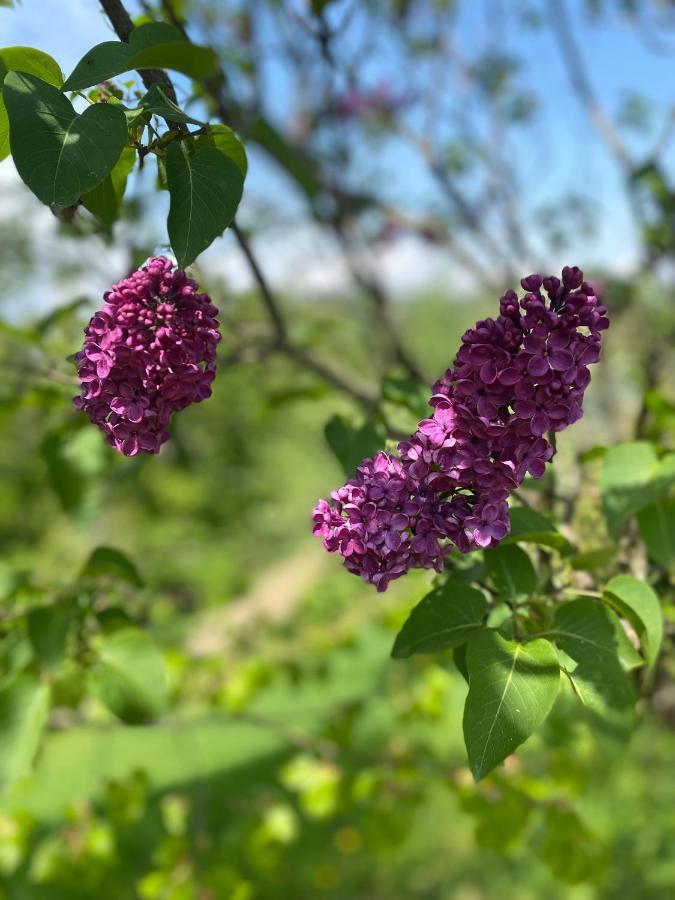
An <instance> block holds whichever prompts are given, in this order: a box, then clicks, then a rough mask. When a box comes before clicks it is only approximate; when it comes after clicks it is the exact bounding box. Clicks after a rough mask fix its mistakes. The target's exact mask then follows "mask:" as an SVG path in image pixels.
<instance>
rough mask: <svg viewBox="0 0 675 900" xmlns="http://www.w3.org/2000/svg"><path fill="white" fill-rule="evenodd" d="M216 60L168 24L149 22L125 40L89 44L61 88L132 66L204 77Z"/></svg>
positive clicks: (86, 84)
mask: <svg viewBox="0 0 675 900" xmlns="http://www.w3.org/2000/svg"><path fill="white" fill-rule="evenodd" d="M215 62H216V58H215V54H214V53H213V50H211V49H209V48H208V47H199V46H197V45H196V44H192V43H191V42H190V41H186V40H185V38H184V37H183V35H182V34H181V32H180V31H179V30H178V29H177V28H173V26H171V25H166V24H164V23H161V22H149V23H147V24H145V25H140V26H139V27H138V28H134V30H133V31H132V32H131V34H130V35H129V43H128V44H127V43H124V42H123V41H104V43H102V44H97V45H96V46H95V47H92V49H91V50H89V51H88V52H87V53H85V55H84V56H83V57H82V59H81V60H80V61H79V62H78V64H77V65H76V66H75V68H74V69H73V71H72V72H71V74H70V75H69V76H68V78H67V79H66V82H65V84H64V85H63V89H64V90H65V91H77V90H81V89H82V88H87V87H91V86H92V85H94V84H99V83H100V82H102V81H107V80H108V79H109V78H114V77H115V76H116V75H121V74H122V73H123V72H129V71H131V70H132V69H173V70H175V71H176V72H182V73H183V74H184V75H189V76H190V78H195V79H202V78H205V77H206V76H207V75H208V74H209V73H210V72H211V71H212V70H213V68H214V65H215Z"/></svg>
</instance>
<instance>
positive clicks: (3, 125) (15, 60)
mask: <svg viewBox="0 0 675 900" xmlns="http://www.w3.org/2000/svg"><path fill="white" fill-rule="evenodd" d="M17 71H18V72H27V73H28V74H29V75H36V76H37V77H38V78H40V79H42V81H46V82H47V84H51V85H53V86H54V87H57V88H58V87H61V85H62V84H63V74H62V72H61V69H60V68H59V65H58V63H57V62H56V60H55V59H52V57H51V56H49V54H48V53H43V52H42V50H35V49H34V48H33V47H5V48H4V49H2V50H0V88H1V87H2V84H3V82H4V80H5V75H6V74H7V73H8V72H17ZM8 154H9V119H8V117H7V110H6V109H5V101H4V99H3V97H2V92H1V91H0V160H3V159H4V158H5V157H6V156H7V155H8Z"/></svg>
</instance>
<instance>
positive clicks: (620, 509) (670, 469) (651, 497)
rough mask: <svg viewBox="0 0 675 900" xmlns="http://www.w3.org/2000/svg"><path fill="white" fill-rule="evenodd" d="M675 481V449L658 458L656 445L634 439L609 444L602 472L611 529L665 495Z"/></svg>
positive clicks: (604, 498) (605, 504)
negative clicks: (614, 444)
mask: <svg viewBox="0 0 675 900" xmlns="http://www.w3.org/2000/svg"><path fill="white" fill-rule="evenodd" d="M673 483H675V453H669V454H667V455H666V456H664V457H663V458H662V459H660V460H659V459H657V456H656V451H655V450H654V447H653V446H652V445H651V444H649V443H647V442H646V441H635V442H632V443H627V444H619V445H618V446H617V447H610V448H609V450H608V451H607V454H606V456H605V461H604V465H603V468H602V473H601V475H600V492H601V494H602V505H603V509H604V512H605V517H606V519H607V524H608V526H609V529H610V531H612V532H614V533H616V532H617V531H618V529H619V527H620V526H621V524H622V523H623V522H624V520H625V519H627V518H628V516H631V515H634V514H635V513H637V512H639V511H640V510H641V509H644V508H645V507H646V506H649V505H650V504H652V503H654V502H655V501H656V500H658V499H659V498H660V497H662V496H664V495H665V493H666V492H667V491H668V489H669V487H670V486H671V485H672V484H673Z"/></svg>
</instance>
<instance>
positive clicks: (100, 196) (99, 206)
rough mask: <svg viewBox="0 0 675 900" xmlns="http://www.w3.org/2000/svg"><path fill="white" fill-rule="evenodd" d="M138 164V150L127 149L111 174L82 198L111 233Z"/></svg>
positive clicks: (84, 203) (123, 151) (83, 202)
mask: <svg viewBox="0 0 675 900" xmlns="http://www.w3.org/2000/svg"><path fill="white" fill-rule="evenodd" d="M135 163H136V150H135V149H134V148H133V147H125V148H124V150H122V154H121V156H120V158H119V159H118V160H117V162H116V163H115V165H114V167H113V169H112V171H111V173H110V174H109V175H106V177H105V178H104V179H103V181H102V182H101V183H100V184H98V185H97V186H96V187H95V188H94V189H93V190H92V191H89V192H88V193H86V194H85V195H84V196H83V197H82V204H83V206H85V207H86V208H87V209H88V210H89V212H90V213H92V215H94V216H96V218H97V219H98V220H99V221H100V222H101V224H102V225H103V226H104V227H105V228H106V230H107V231H110V229H111V228H112V226H113V224H114V223H115V222H116V221H117V218H118V216H119V211H120V206H121V204H122V197H124V191H125V188H126V186H127V178H128V177H129V175H130V173H131V172H132V170H133V168H134V165H135Z"/></svg>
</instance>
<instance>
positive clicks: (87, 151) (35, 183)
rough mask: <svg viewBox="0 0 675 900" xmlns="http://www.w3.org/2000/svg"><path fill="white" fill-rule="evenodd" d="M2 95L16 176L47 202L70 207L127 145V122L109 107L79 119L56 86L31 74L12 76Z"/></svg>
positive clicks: (99, 106)
mask: <svg viewBox="0 0 675 900" xmlns="http://www.w3.org/2000/svg"><path fill="white" fill-rule="evenodd" d="M3 96H4V98H5V104H6V106H7V112H8V114H9V121H10V126H11V133H10V143H11V147H12V156H13V157H14V162H15V164H16V168H17V170H18V172H19V175H20V176H21V178H22V179H23V180H24V182H25V183H26V184H27V185H28V187H29V188H30V189H31V191H33V193H34V194H35V195H36V197H38V198H39V199H40V200H42V202H43V203H46V204H47V206H52V207H56V208H60V207H66V206H72V205H73V204H75V203H77V202H78V201H79V200H80V198H81V197H82V196H83V195H84V194H86V193H87V191H90V190H91V189H92V188H94V187H96V185H97V184H99V182H101V181H103V179H104V178H105V176H106V175H107V174H108V173H109V172H110V171H111V170H112V168H113V166H114V165H115V163H116V162H117V160H118V159H119V157H120V154H121V152H122V150H123V149H124V147H125V145H126V142H127V126H126V119H125V118H124V114H123V113H122V111H121V110H119V109H117V108H116V107H115V106H113V105H111V104H105V103H96V104H94V105H93V106H88V107H87V109H85V111H84V112H83V113H82V115H78V113H76V112H75V110H74V109H73V106H72V104H71V103H70V101H69V100H68V99H67V98H66V97H64V95H63V94H62V93H61V92H60V91H58V90H57V89H56V88H54V87H52V86H51V85H49V84H47V83H46V82H44V81H40V79H39V78H35V77H34V76H33V75H24V74H23V73H20V72H10V73H9V74H8V75H7V77H6V78H5V84H4V87H3Z"/></svg>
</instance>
